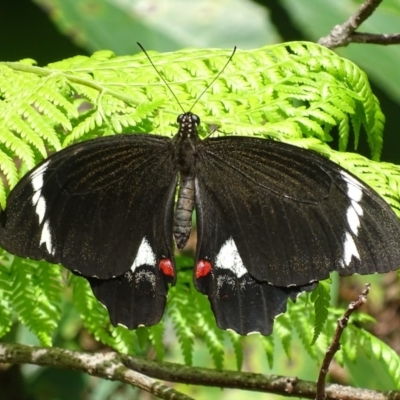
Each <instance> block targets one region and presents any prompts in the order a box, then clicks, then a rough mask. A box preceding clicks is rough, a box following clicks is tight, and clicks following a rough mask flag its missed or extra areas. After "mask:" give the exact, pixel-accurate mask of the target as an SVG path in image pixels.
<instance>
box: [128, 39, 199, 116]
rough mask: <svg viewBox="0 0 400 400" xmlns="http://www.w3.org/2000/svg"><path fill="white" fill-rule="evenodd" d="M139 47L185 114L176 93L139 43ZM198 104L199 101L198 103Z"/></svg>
mask: <svg viewBox="0 0 400 400" xmlns="http://www.w3.org/2000/svg"><path fill="white" fill-rule="evenodd" d="M136 43H137V45H138V46H139V47H140V48H141V49H142V51H143V53H144V54H145V55H146V57H147V59H148V60H149V61H150V64H151V65H152V66H153V68H154V70H155V71H156V72H157V74H158V76H159V77H160V78H161V79H162V81H163V82H164V83H165V85H166V86H167V88H168V89H169V91H170V92H171V93H172V96H174V97H175V100H176V102H177V103H178V104H179V107H180V108H181V110H182V111H183V113H185V112H186V111H185V110H184V108H183V107H182V104H181V103H180V101H179V100H178V97H176V94H175V93H174V91H173V90H172V89H171V87H170V86H169V85H168V82H167V81H166V80H165V79H164V77H163V76H162V75H161V73H160V71H159V70H158V69H157V67H156V66H155V65H154V63H153V61H151V58H150V56H149V55H148V54H147V51H146V50H145V49H144V47H143V46H142V45H141V44H140V43H139V42H136ZM196 102H197V101H196Z"/></svg>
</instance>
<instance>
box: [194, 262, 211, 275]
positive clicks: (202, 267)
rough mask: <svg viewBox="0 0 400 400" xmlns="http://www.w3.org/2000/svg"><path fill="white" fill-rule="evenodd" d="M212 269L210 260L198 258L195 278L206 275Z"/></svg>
mask: <svg viewBox="0 0 400 400" xmlns="http://www.w3.org/2000/svg"><path fill="white" fill-rule="evenodd" d="M211 270H212V265H211V263H210V261H207V260H200V261H198V262H197V264H196V278H197V279H198V278H203V277H204V276H207V275H208V274H209V273H210V272H211Z"/></svg>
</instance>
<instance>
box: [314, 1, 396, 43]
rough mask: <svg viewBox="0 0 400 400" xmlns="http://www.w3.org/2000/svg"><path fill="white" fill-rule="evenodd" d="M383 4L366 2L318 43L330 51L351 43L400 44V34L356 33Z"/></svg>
mask: <svg viewBox="0 0 400 400" xmlns="http://www.w3.org/2000/svg"><path fill="white" fill-rule="evenodd" d="M381 3H382V0H366V1H365V2H364V3H363V4H361V6H360V8H359V9H358V10H357V11H356V12H355V13H354V14H353V15H352V16H351V17H350V18H349V19H348V20H347V21H346V22H344V23H343V24H341V25H336V26H334V27H333V29H332V30H331V32H330V33H329V35H327V36H325V37H322V38H321V39H319V40H318V43H319V44H321V45H323V46H325V47H328V48H330V49H334V48H336V47H343V46H347V45H348V44H349V43H371V44H382V45H389V44H399V43H400V34H399V33H394V34H374V33H362V32H356V30H357V29H358V28H359V27H360V25H361V24H362V23H363V22H364V21H365V20H366V19H367V18H368V17H370V16H371V15H372V14H373V13H374V11H375V10H376V8H377V7H378V6H379V5H380V4H381Z"/></svg>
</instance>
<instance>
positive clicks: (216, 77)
mask: <svg viewBox="0 0 400 400" xmlns="http://www.w3.org/2000/svg"><path fill="white" fill-rule="evenodd" d="M235 53H236V46H235V47H234V48H233V51H232V54H231V55H230V57H229V58H228V61H227V62H226V63H225V65H224V67H223V68H222V69H221V71H219V72H218V74H217V75H216V76H215V78H214V79H213V80H212V81H211V82H210V83H209V84H208V85H207V86H206V88H205V89H204V90H203V91H202V92H201V93H200V96H199V97H197V100H196V101H195V102H194V104H193V105H192V107H190V110H189V112H190V111H192V110H193V108H194V106H195V105H196V104H197V102H198V101H199V100H200V99H201V98H202V96H203V94H204V93H205V92H206V91H207V90H208V89H209V88H210V86H211V85H212V84H213V83H214V82H215V81H216V80H217V79H218V78H219V77H220V76H221V74H222V73H223V72H224V71H225V68H226V67H227V66H228V64H229V63H230V62H231V60H232V58H233V56H234V55H235Z"/></svg>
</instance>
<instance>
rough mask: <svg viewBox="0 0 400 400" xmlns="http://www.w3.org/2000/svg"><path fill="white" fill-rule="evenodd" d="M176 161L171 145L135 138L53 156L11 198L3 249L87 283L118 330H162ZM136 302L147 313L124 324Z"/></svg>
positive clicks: (171, 275) (170, 275)
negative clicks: (55, 266)
mask: <svg viewBox="0 0 400 400" xmlns="http://www.w3.org/2000/svg"><path fill="white" fill-rule="evenodd" d="M174 157H175V151H174V147H173V145H172V141H171V140H170V139H167V138H163V137H157V136H151V135H136V134H132V135H118V136H112V137H105V138H100V139H95V140H91V141H87V142H84V143H79V144H77V145H73V146H70V147H68V148H67V149H65V150H63V151H60V152H58V153H55V154H54V155H53V156H51V157H49V158H48V159H47V160H45V161H44V162H43V163H42V164H40V165H39V166H38V167H36V168H35V169H34V170H32V171H31V172H30V173H28V174H27V175H26V176H25V177H24V178H23V179H22V180H21V181H20V182H19V183H18V185H17V186H16V187H15V188H14V190H13V191H12V192H11V194H10V196H9V197H8V200H7V207H6V210H5V211H3V212H2V213H1V216H0V219H1V227H0V235H1V243H2V247H4V248H5V249H7V250H8V251H10V252H11V253H13V254H17V255H19V256H22V257H29V258H33V259H39V260H40V259H45V260H47V261H50V262H53V263H61V264H62V265H63V266H65V267H67V268H68V269H70V270H71V271H73V272H74V273H76V274H78V275H82V276H84V277H86V278H89V282H90V283H91V285H92V287H93V290H94V293H95V295H96V296H97V297H98V298H99V300H100V301H101V302H102V303H103V304H104V305H105V306H106V307H107V308H108V309H109V312H110V316H111V319H112V322H113V323H123V324H125V325H127V326H129V327H131V328H132V327H137V326H138V325H140V324H143V325H148V324H149V323H155V322H157V321H158V320H159V319H160V318H161V316H162V313H163V311H164V306H165V299H166V294H167V282H172V283H174V282H175V279H176V276H175V265H174V255H173V246H172V223H173V203H174V195H175V187H176V180H177V170H176V167H175V162H174ZM161 267H162V268H161ZM117 295H118V296H119V300H118V301H114V300H115V299H116V297H117ZM132 302H135V307H136V308H137V309H140V310H141V313H136V314H135V315H131V316H130V317H127V315H128V313H127V312H124V313H122V311H121V308H123V307H125V308H126V309H127V310H129V309H130V308H131V303H132ZM151 309H152V311H151ZM146 310H147V312H146ZM121 313H122V314H121ZM121 315H122V317H121ZM120 318H122V320H120Z"/></svg>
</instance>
